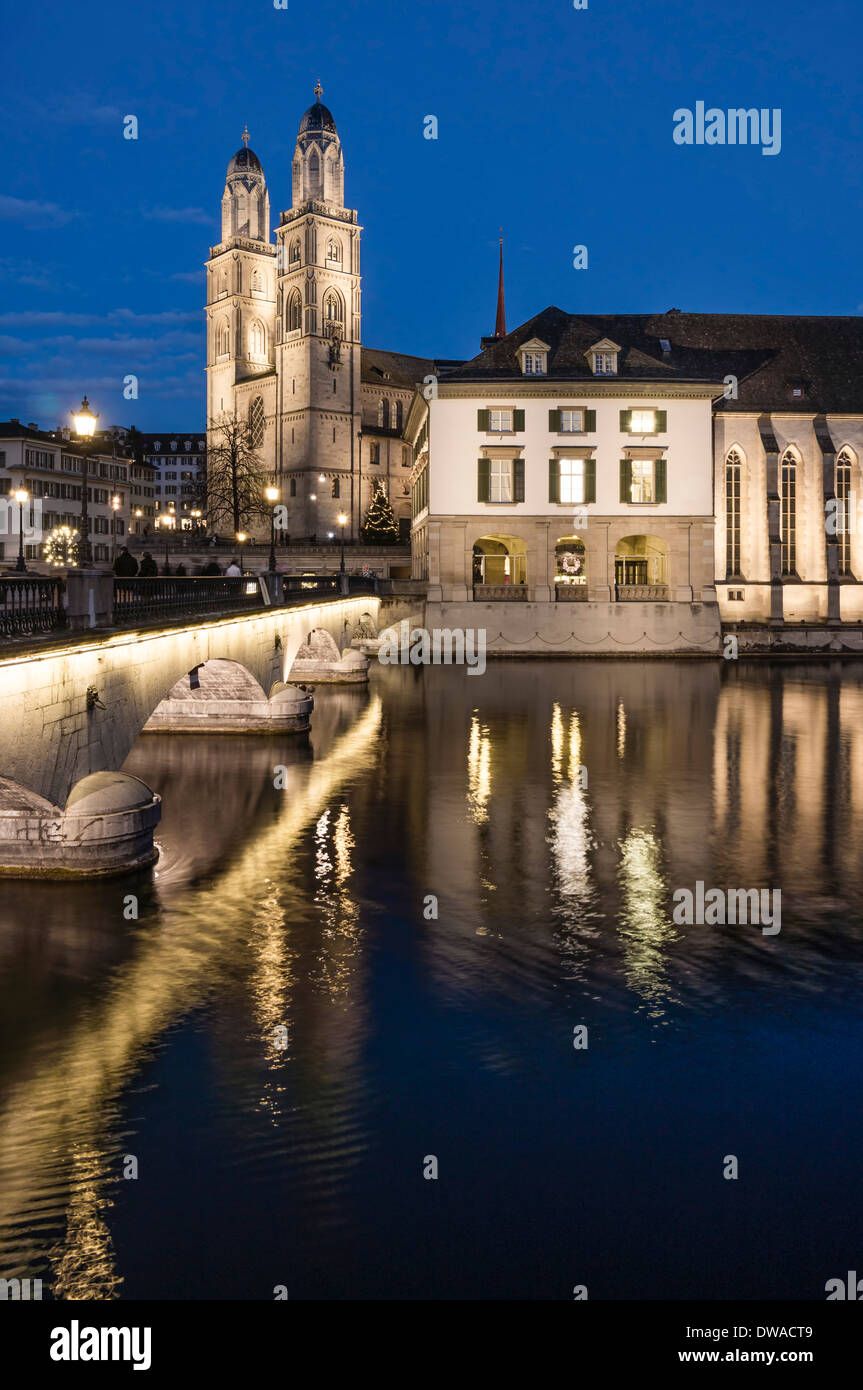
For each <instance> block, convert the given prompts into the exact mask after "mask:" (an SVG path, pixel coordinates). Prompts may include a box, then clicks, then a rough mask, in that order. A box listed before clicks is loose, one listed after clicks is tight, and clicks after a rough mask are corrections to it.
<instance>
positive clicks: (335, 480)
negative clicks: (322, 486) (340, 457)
mask: <svg viewBox="0 0 863 1390" xmlns="http://www.w3.org/2000/svg"><path fill="white" fill-rule="evenodd" d="M338 495H339V480H338V478H333V497H338Z"/></svg>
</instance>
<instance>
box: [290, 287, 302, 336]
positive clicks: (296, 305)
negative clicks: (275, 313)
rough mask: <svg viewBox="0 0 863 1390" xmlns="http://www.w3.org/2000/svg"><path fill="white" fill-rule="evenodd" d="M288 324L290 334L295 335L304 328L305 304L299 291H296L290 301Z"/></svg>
mask: <svg viewBox="0 0 863 1390" xmlns="http://www.w3.org/2000/svg"><path fill="white" fill-rule="evenodd" d="M286 324H287V329H288V332H289V333H294V332H296V330H297V329H298V328H302V326H303V304H302V300H301V299H300V292H299V290H294V291H293V292H292V293H291V295H290V298H289V299H288V312H287V319H286Z"/></svg>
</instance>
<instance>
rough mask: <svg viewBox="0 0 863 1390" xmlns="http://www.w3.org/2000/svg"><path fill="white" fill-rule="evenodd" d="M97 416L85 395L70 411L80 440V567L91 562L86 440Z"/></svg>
mask: <svg viewBox="0 0 863 1390" xmlns="http://www.w3.org/2000/svg"><path fill="white" fill-rule="evenodd" d="M98 418H99V416H98V415H94V414H93V412H92V410H91V409H90V402H89V401H88V400H87V397H86V396H85V397H84V399H83V400H82V401H81V405H80V407H79V409H78V410H73V411H72V425H73V428H74V430H75V433H76V435H77V436H78V438H79V440H81V441H82V449H81V568H82V569H88V568H89V567H90V566H91V565H92V563H93V552H92V550H91V549H90V512H89V507H88V500H87V472H88V466H89V462H90V450H89V448H88V446H87V443H86V441H87V440H88V439H92V438H93V434H94V433H95V430H96V421H97V420H98Z"/></svg>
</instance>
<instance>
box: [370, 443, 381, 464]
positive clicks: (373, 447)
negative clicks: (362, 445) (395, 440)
mask: <svg viewBox="0 0 863 1390" xmlns="http://www.w3.org/2000/svg"><path fill="white" fill-rule="evenodd" d="M380 461H381V446H380V444H370V445H369V463H380Z"/></svg>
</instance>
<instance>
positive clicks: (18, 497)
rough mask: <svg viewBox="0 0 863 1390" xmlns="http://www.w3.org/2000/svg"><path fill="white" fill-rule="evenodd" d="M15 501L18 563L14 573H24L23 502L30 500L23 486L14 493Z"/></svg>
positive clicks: (25, 567)
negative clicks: (16, 504)
mask: <svg viewBox="0 0 863 1390" xmlns="http://www.w3.org/2000/svg"><path fill="white" fill-rule="evenodd" d="M14 497H15V501H16V502H17V503H18V563H17V565H16V566H15V572H16V574H26V573H27V566H26V565H25V563H24V503H25V502H29V501H30V494H29V492H25V490H24V488H19V489H18V491H17V492H16V493H14Z"/></svg>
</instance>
